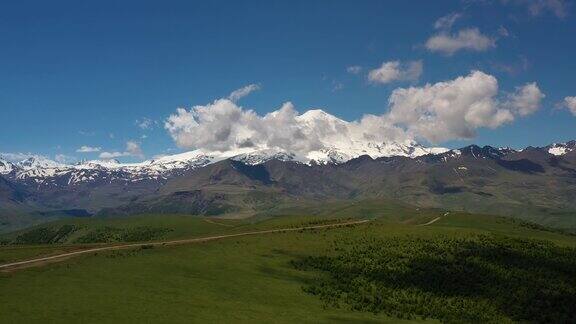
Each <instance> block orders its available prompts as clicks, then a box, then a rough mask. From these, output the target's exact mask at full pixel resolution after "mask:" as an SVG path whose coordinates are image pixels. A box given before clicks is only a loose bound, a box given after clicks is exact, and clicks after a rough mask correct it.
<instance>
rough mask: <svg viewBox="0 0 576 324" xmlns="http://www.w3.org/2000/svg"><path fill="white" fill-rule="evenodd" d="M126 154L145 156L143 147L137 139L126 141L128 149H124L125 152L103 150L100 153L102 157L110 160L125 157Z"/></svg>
mask: <svg viewBox="0 0 576 324" xmlns="http://www.w3.org/2000/svg"><path fill="white" fill-rule="evenodd" d="M125 156H135V157H138V158H144V153H143V152H142V149H141V148H140V144H138V143H137V142H135V141H128V142H126V149H125V150H124V152H119V151H116V152H102V153H100V155H99V157H100V158H101V159H104V160H110V159H115V158H119V157H125Z"/></svg>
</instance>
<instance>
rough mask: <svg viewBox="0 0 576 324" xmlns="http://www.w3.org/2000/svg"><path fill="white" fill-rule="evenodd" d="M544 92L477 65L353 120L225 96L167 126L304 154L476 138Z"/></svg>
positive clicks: (209, 138)
mask: <svg viewBox="0 0 576 324" xmlns="http://www.w3.org/2000/svg"><path fill="white" fill-rule="evenodd" d="M543 96H544V95H543V94H542V93H541V92H540V90H539V89H538V88H537V86H536V84H534V83H532V84H527V85H525V86H523V87H519V88H518V89H517V90H516V92H514V93H513V94H510V95H508V96H506V95H505V94H502V93H501V92H500V91H499V87H498V81H497V80H496V78H495V77H493V76H491V75H488V74H486V73H483V72H480V71H473V72H471V73H470V74H469V75H467V76H462V77H458V78H456V79H454V80H449V81H445V82H438V83H435V84H427V85H425V86H422V87H409V88H398V89H396V90H394V91H393V92H392V94H391V96H390V98H389V111H388V112H386V113H384V114H382V115H379V116H377V115H365V116H364V117H362V118H361V119H360V120H357V121H352V122H347V121H344V120H341V119H338V118H336V117H334V116H331V115H328V114H326V113H323V112H322V111H319V110H311V111H308V112H306V113H304V114H302V115H301V114H299V113H298V112H297V111H296V109H295V108H294V106H293V105H292V103H290V102H287V103H285V104H283V105H282V107H280V108H279V109H278V110H276V111H273V112H271V113H268V114H266V115H263V116H262V115H258V114H256V113H255V112H254V111H252V110H246V109H243V108H242V107H240V106H238V105H236V103H234V102H232V101H230V100H228V99H218V100H215V101H214V102H212V103H210V104H208V105H205V106H194V107H192V108H191V109H184V108H178V109H177V110H176V113H175V114H173V115H171V116H169V117H168V119H167V120H166V123H165V128H166V129H167V130H168V132H169V134H170V135H171V136H172V138H173V139H174V141H175V142H176V144H177V145H178V146H179V147H180V148H185V149H198V148H200V149H204V150H207V151H229V150H238V149H241V148H246V147H252V148H257V149H266V148H279V149H283V150H287V151H291V152H295V153H305V152H308V151H311V150H317V149H320V148H325V147H330V146H335V145H337V144H341V143H348V144H350V145H351V146H354V145H355V144H356V143H362V142H366V141H367V140H370V141H375V142H390V141H405V140H411V139H424V140H426V141H428V142H443V141H448V140H454V139H470V138H473V137H474V136H475V134H476V131H477V130H478V129H479V128H496V127H500V126H502V125H505V124H507V123H511V122H513V121H514V120H515V118H516V117H518V116H525V115H527V114H528V113H531V112H534V110H536V109H537V107H538V106H539V102H540V100H541V99H542V98H543ZM339 146H340V145H339Z"/></svg>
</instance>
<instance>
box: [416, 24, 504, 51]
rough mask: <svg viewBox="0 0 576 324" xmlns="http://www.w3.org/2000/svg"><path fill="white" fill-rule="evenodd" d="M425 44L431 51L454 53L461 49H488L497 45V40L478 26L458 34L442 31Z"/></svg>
mask: <svg viewBox="0 0 576 324" xmlns="http://www.w3.org/2000/svg"><path fill="white" fill-rule="evenodd" d="M425 46H426V48H427V49H428V50H429V51H431V52H440V53H443V54H446V55H453V54H454V53H456V52H458V51H460V50H469V51H480V52H481V51H486V50H488V49H490V48H493V47H496V40H495V39H493V38H490V37H488V36H486V35H483V34H482V33H481V32H480V31H479V30H478V28H468V29H462V30H460V31H459V32H458V33H456V34H449V33H446V32H440V33H439V34H437V35H434V36H432V37H430V38H429V39H428V41H426V44H425Z"/></svg>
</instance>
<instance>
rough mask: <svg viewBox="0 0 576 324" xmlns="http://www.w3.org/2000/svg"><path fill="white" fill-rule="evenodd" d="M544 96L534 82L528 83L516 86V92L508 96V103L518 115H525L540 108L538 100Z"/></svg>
mask: <svg viewBox="0 0 576 324" xmlns="http://www.w3.org/2000/svg"><path fill="white" fill-rule="evenodd" d="M544 97H545V95H544V94H543V93H542V91H540V89H539V88H538V85H537V84H536V82H533V83H528V84H526V85H524V86H522V87H517V88H516V92H515V93H513V94H511V95H510V96H509V101H508V105H509V106H510V108H511V110H513V111H515V112H517V113H518V114H519V115H520V116H527V115H530V114H533V113H534V112H536V111H537V110H538V109H539V108H540V102H541V101H542V99H544Z"/></svg>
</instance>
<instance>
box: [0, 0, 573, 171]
mask: <svg viewBox="0 0 576 324" xmlns="http://www.w3.org/2000/svg"><path fill="white" fill-rule="evenodd" d="M575 10H576V5H575V4H574V3H571V2H570V1H560V0H534V1H530V0H508V1H496V0H495V1H442V2H437V1H210V2H208V1H202V2H201V1H163V2H160V1H142V0H140V1H90V2H89V1H50V2H48V1H26V0H24V1H18V2H16V1H11V2H3V3H2V4H0V43H1V44H2V50H1V51H0V72H1V75H0V119H1V120H2V122H1V124H0V125H1V127H0V152H33V153H38V154H43V155H46V156H50V157H54V156H56V155H57V154H61V155H65V156H69V157H70V158H76V159H81V158H89V159H91V158H96V157H97V156H98V155H99V154H101V153H102V151H107V152H124V151H125V150H126V147H125V146H126V142H128V141H132V142H133V143H137V144H138V145H139V147H141V150H142V152H143V154H142V155H140V154H126V155H127V156H125V157H124V159H125V160H138V159H141V158H143V157H145V158H150V157H152V156H154V155H157V154H163V153H168V152H178V151H181V150H182V148H179V147H177V145H176V144H175V142H174V140H173V139H172V138H171V136H170V134H169V133H168V132H167V130H166V129H164V121H165V120H166V119H167V118H168V117H169V116H170V115H171V114H174V113H175V110H176V108H177V107H191V106H193V105H206V104H208V103H210V102H213V101H214V100H215V99H218V98H224V97H227V96H228V94H229V93H230V92H231V91H233V90H235V89H238V88H241V87H243V86H246V85H248V84H257V85H259V86H260V90H258V91H255V92H253V93H251V94H250V95H249V96H246V97H244V98H242V99H240V100H239V102H238V105H241V106H242V107H245V108H247V109H253V110H255V111H256V112H258V113H259V114H265V113H267V112H270V111H273V110H276V109H278V108H279V107H280V106H281V105H282V104H283V103H284V102H286V101H290V102H292V103H293V104H294V106H295V107H296V110H298V111H300V112H304V111H306V110H308V109H311V108H322V109H324V110H325V111H327V112H329V113H331V114H334V115H336V116H338V117H340V118H343V119H346V120H357V119H359V118H361V117H362V116H363V115H364V114H376V115H381V114H385V113H386V112H387V111H388V110H389V109H390V107H389V104H388V100H389V97H390V95H391V93H392V91H393V90H394V89H397V88H406V87H410V86H413V87H423V86H424V85H425V84H426V83H430V84H435V83H437V82H440V81H449V80H454V79H455V78H457V77H459V76H467V75H469V74H470V71H471V70H481V71H483V72H484V73H486V74H488V75H491V76H493V77H495V78H496V79H497V81H498V86H499V93H500V94H499V96H506V94H507V93H512V92H514V91H515V89H516V87H519V86H522V85H524V84H527V83H531V82H536V83H537V86H538V88H539V90H540V91H541V92H542V93H543V94H545V97H544V98H543V99H542V100H541V102H540V104H539V109H538V110H537V111H535V112H532V113H530V114H529V115H526V116H516V118H514V121H512V122H507V123H504V124H502V125H501V126H499V127H496V128H494V129H490V128H484V127H479V128H477V129H476V131H477V135H476V137H475V138H472V139H466V140H462V139H457V138H449V139H446V140H443V141H442V142H441V143H439V144H440V145H444V146H449V147H458V146H463V145H467V144H469V143H478V144H489V145H495V146H512V147H523V146H526V145H545V144H548V143H550V142H556V141H566V140H569V139H575V138H576V116H574V115H573V114H572V113H571V112H570V111H569V109H565V108H566V107H563V105H562V104H561V103H562V102H563V100H564V98H565V97H569V96H576V73H574V72H575V71H576V63H575V60H574V58H575V57H576V42H575V41H574V35H575V34H576V11H575ZM451 14H452V15H454V14H455V15H456V17H457V19H455V22H454V24H453V25H452V26H451V27H446V26H444V27H442V28H435V26H434V25H435V22H437V21H438V19H439V18H441V17H449V15H451ZM474 28H476V29H477V31H478V32H479V35H481V36H484V37H485V38H486V39H488V40H489V42H490V44H488V45H487V46H485V47H484V48H475V49H470V48H466V47H464V48H463V49H461V50H454V49H451V50H449V49H446V48H444V49H440V50H438V49H436V50H433V49H431V48H430V47H427V46H426V44H427V41H428V40H429V39H430V38H431V37H434V36H437V35H448V36H451V37H456V36H457V35H458V33H459V32H460V31H461V30H470V29H474ZM442 46H445V44H444V45H442ZM466 46H473V45H470V44H468V45H466ZM478 46H480V45H478ZM480 47H482V46H480ZM450 51H453V52H450ZM391 61H399V62H400V64H401V65H402V66H404V65H405V64H409V62H418V61H420V62H421V64H422V71H421V73H419V74H418V76H417V77H405V78H402V77H399V78H396V80H393V81H390V82H374V81H370V79H369V72H370V71H371V70H375V69H378V68H379V67H381V65H382V64H383V63H385V62H391ZM351 66H359V67H361V71H360V72H359V73H357V74H354V73H350V72H348V71H347V68H348V67H351ZM575 110H576V109H575ZM146 119H149V120H150V121H151V122H150V123H149V124H150V125H149V127H148V128H147V129H142V128H141V127H139V126H138V123H141V122H142V121H143V120H146ZM81 146H90V147H98V148H100V149H101V150H100V152H92V153H79V152H76V151H77V150H78V148H80V147H81ZM128 155H132V156H128Z"/></svg>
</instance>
